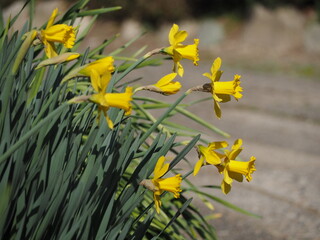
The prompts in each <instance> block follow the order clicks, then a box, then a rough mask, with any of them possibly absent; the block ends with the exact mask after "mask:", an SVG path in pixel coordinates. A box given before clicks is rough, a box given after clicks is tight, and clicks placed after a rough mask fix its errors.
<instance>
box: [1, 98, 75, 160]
mask: <svg viewBox="0 0 320 240" xmlns="http://www.w3.org/2000/svg"><path fill="white" fill-rule="evenodd" d="M67 106H69V104H67V103H65V104H62V105H61V106H59V107H58V108H57V109H55V110H54V111H52V112H51V113H50V114H49V115H48V116H47V117H46V118H44V119H43V120H42V121H40V122H39V123H38V124H37V125H36V126H34V127H33V128H32V129H31V130H29V132H27V133H26V134H25V135H24V136H22V137H21V138H20V139H19V140H18V141H17V142H16V143H15V144H13V145H12V146H11V147H10V148H9V149H8V150H7V151H6V152H5V153H4V154H3V155H2V156H0V165H1V164H2V163H3V162H4V161H5V160H6V159H7V158H8V157H10V156H11V154H12V153H14V151H16V150H17V149H18V148H19V147H20V146H21V145H22V144H23V143H24V142H26V141H27V140H28V139H29V138H30V137H31V136H32V135H33V134H35V133H36V132H38V131H39V130H40V129H41V127H43V126H44V125H45V124H47V122H48V121H50V120H51V119H52V118H53V117H55V116H57V115H58V114H59V113H60V112H61V111H62V110H64V108H65V107H67Z"/></svg>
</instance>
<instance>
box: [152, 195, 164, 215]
mask: <svg viewBox="0 0 320 240" xmlns="http://www.w3.org/2000/svg"><path fill="white" fill-rule="evenodd" d="M153 200H154V203H155V207H156V211H157V213H158V214H159V213H160V207H161V205H162V203H161V199H160V195H158V194H153Z"/></svg>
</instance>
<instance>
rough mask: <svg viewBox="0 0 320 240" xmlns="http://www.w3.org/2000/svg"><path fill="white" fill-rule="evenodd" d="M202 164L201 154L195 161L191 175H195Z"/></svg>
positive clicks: (202, 157)
mask: <svg viewBox="0 0 320 240" xmlns="http://www.w3.org/2000/svg"><path fill="white" fill-rule="evenodd" d="M203 165H204V156H201V157H200V158H199V160H198V161H197V162H196V164H195V165H194V168H193V176H196V175H197V174H198V172H199V171H200V168H201V167H202V166H203Z"/></svg>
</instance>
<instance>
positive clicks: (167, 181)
mask: <svg viewBox="0 0 320 240" xmlns="http://www.w3.org/2000/svg"><path fill="white" fill-rule="evenodd" d="M164 162H165V157H164V156H161V157H160V158H159V159H158V161H157V164H156V166H155V168H154V172H153V175H154V176H153V179H147V180H143V181H142V182H141V183H140V185H143V186H145V187H146V188H148V189H149V190H151V191H153V199H154V202H155V207H156V211H157V213H160V207H161V204H162V203H161V199H160V196H161V194H162V193H163V192H164V191H168V192H172V193H173V194H174V197H175V198H179V197H180V192H181V191H182V190H181V188H180V186H181V182H182V177H181V174H177V175H175V176H173V177H169V178H161V177H162V176H163V175H164V174H165V173H166V172H167V171H168V169H169V163H166V164H165V163H164Z"/></svg>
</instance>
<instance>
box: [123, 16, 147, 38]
mask: <svg viewBox="0 0 320 240" xmlns="http://www.w3.org/2000/svg"><path fill="white" fill-rule="evenodd" d="M143 31H144V30H143V27H142V26H141V23H140V22H138V21H136V20H134V19H127V20H125V21H124V22H123V23H122V25H121V30H120V36H121V38H122V39H124V40H125V41H129V40H131V39H132V38H135V37H137V36H138V35H139V34H141V33H142V32H143Z"/></svg>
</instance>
